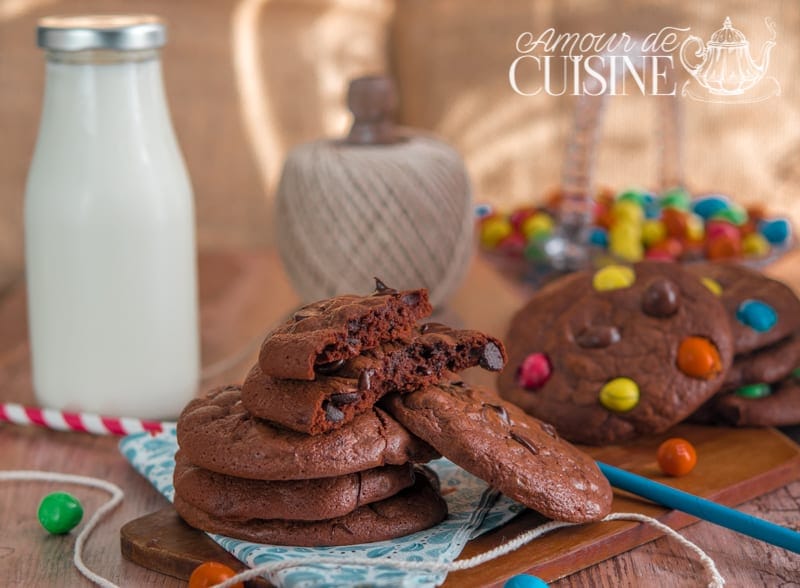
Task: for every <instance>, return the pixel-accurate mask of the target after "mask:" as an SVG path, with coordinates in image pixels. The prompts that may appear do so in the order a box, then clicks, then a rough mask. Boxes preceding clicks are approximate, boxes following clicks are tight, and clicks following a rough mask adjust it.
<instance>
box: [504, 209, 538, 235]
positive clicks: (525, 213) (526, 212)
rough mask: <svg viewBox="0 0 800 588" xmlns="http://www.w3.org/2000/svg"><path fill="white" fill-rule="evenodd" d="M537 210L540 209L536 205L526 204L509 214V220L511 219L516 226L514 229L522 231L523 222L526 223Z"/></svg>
mask: <svg viewBox="0 0 800 588" xmlns="http://www.w3.org/2000/svg"><path fill="white" fill-rule="evenodd" d="M537 212H538V210H537V209H536V207H534V206H524V207H522V208H518V209H516V210H515V211H514V212H512V213H511V214H510V215H509V217H508V220H510V221H511V226H513V227H514V230H516V231H521V230H522V223H524V222H525V221H526V220H527V219H528V218H530V217H532V216H533V215H534V214H536V213H537Z"/></svg>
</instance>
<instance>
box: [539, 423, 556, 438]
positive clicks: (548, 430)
mask: <svg viewBox="0 0 800 588" xmlns="http://www.w3.org/2000/svg"><path fill="white" fill-rule="evenodd" d="M540 426H541V427H542V431H544V432H545V433H547V434H548V435H550V436H551V437H552V438H553V439H558V433H557V432H556V428H555V427H554V426H553V425H551V424H550V423H542V424H541V425H540Z"/></svg>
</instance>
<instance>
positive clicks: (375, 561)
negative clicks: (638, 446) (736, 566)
mask: <svg viewBox="0 0 800 588" xmlns="http://www.w3.org/2000/svg"><path fill="white" fill-rule="evenodd" d="M619 520H632V521H638V522H641V523H646V524H649V525H652V526H654V527H655V528H657V529H658V530H659V531H661V532H663V533H664V534H666V535H668V536H670V537H672V538H673V539H675V540H677V541H678V543H680V544H681V545H683V546H684V547H687V548H688V549H690V550H691V551H693V552H694V553H695V554H696V555H697V556H698V558H699V559H700V562H701V564H702V565H703V567H704V568H705V570H706V572H707V573H708V575H709V576H710V577H711V581H710V582H709V583H708V584H707V586H708V588H721V587H722V586H724V585H725V579H724V578H723V577H722V575H721V574H720V573H719V570H717V566H716V564H715V563H714V560H712V559H711V558H710V557H709V556H708V555H707V554H706V553H705V552H704V551H703V550H702V549H700V548H699V547H698V546H697V545H696V544H695V543H692V542H691V541H689V540H688V539H687V538H686V537H683V536H682V535H681V534H680V533H678V532H677V531H675V530H674V529H672V528H670V527H668V526H667V525H664V524H663V523H661V522H659V521H657V520H656V519H654V518H652V517H648V516H646V515H642V514H638V513H626V512H619V513H612V514H610V515H608V516H607V517H605V518H604V519H602V521H603V522H609V521H619ZM578 524H580V523H565V522H561V521H551V522H549V523H545V524H544V525H540V526H538V527H536V528H535V529H531V530H530V531H526V532H525V533H522V534H521V535H519V536H517V537H515V538H514V539H511V540H509V541H506V542H505V543H503V544H501V545H498V546H497V547H495V548H494V549H490V550H489V551H486V552H484V553H481V554H480V555H476V556H473V557H470V558H467V559H463V560H460V561H455V562H452V563H443V562H419V561H397V560H393V559H390V558H385V557H384V558H367V557H352V558H348V559H347V565H364V566H376V565H384V566H390V567H393V568H397V569H399V570H408V571H423V572H455V571H458V570H466V569H470V568H474V567H476V566H479V565H481V564H483V563H486V562H487V561H490V560H493V559H496V558H498V557H500V556H502V555H505V554H507V553H511V552H512V551H514V550H516V549H519V548H520V547H522V546H523V545H525V544H527V543H530V542H531V541H533V540H534V539H536V538H537V537H541V536H542V535H544V534H546V533H549V532H550V531H555V530H556V529H561V528H563V527H573V526H576V525H578ZM325 564H332V565H341V564H342V560H341V559H339V558H336V557H309V558H304V559H302V560H299V559H298V560H287V561H281V562H272V563H266V564H263V565H260V566H256V567H254V568H251V569H249V570H246V571H244V572H242V573H240V574H236V575H235V576H233V577H231V578H230V579H228V580H226V581H224V582H222V583H220V584H216V585H215V588H228V587H230V586H233V585H234V584H236V583H237V582H244V581H247V580H252V579H253V578H257V577H258V576H261V575H263V574H269V575H273V574H276V573H278V572H280V571H282V570H285V569H289V568H293V567H298V566H304V565H325Z"/></svg>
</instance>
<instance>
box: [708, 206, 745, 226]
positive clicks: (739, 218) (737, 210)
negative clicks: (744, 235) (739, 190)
mask: <svg viewBox="0 0 800 588" xmlns="http://www.w3.org/2000/svg"><path fill="white" fill-rule="evenodd" d="M711 218H712V219H714V220H725V221H728V222H730V223H733V224H734V225H737V226H739V225H743V224H744V223H745V222H747V211H746V210H745V209H744V208H742V207H741V206H739V205H738V204H731V205H730V206H729V207H728V208H726V209H724V210H720V211H719V212H716V213H714V215H713V216H712V217H711Z"/></svg>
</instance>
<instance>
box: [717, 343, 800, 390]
mask: <svg viewBox="0 0 800 588" xmlns="http://www.w3.org/2000/svg"><path fill="white" fill-rule="evenodd" d="M797 366H800V332H798V333H796V334H794V335H790V336H789V337H786V338H785V339H781V340H780V341H778V342H777V343H773V344H772V345H768V346H767V347H763V348H761V349H756V350H755V351H752V352H750V353H745V354H742V355H736V356H734V358H733V365H731V369H729V370H728V373H727V375H726V376H725V383H724V384H723V390H729V389H732V388H738V387H740V386H744V385H745V384H752V383H759V382H764V383H767V384H771V383H773V382H777V381H778V380H782V379H784V378H785V377H786V376H788V375H789V374H790V373H791V372H792V370H793V369H794V368H795V367H797Z"/></svg>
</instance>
